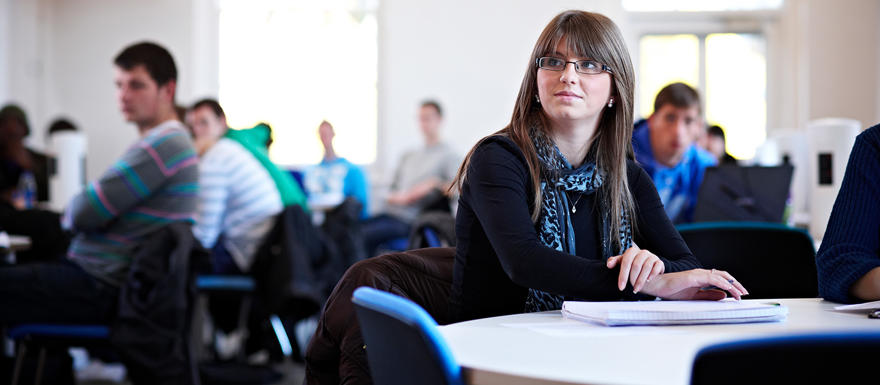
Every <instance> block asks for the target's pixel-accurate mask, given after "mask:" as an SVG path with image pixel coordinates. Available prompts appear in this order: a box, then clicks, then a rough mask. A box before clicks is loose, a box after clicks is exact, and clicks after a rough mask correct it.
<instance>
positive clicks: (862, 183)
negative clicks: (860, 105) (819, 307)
mask: <svg viewBox="0 0 880 385" xmlns="http://www.w3.org/2000/svg"><path fill="white" fill-rule="evenodd" d="M878 195H880V125H876V126H874V127H871V128H869V129H867V130H865V131H864V132H862V133H861V134H859V136H858V137H857V138H856V143H855V145H854V146H853V149H852V153H851V154H850V156H849V163H847V165H846V174H845V175H844V176H843V183H842V184H841V186H840V192H839V193H838V194H837V200H835V201H834V208H833V209H832V210H831V218H830V219H829V220H828V227H827V228H825V236H824V237H823V238H822V245H821V246H820V247H819V253H818V254H817V255H816V267H817V268H818V272H819V296H820V297H822V298H825V299H827V300H830V301H835V302H841V303H850V302H863V301H877V300H880V200H878V198H877V196H878Z"/></svg>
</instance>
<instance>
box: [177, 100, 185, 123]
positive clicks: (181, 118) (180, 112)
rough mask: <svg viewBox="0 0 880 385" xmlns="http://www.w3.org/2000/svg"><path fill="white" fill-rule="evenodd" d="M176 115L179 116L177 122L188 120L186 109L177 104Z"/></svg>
mask: <svg viewBox="0 0 880 385" xmlns="http://www.w3.org/2000/svg"><path fill="white" fill-rule="evenodd" d="M174 115H177V120H179V121H181V122H183V121H185V120H186V107H184V106H182V105H180V104H175V105H174Z"/></svg>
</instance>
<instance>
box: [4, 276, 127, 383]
mask: <svg viewBox="0 0 880 385" xmlns="http://www.w3.org/2000/svg"><path fill="white" fill-rule="evenodd" d="M118 296H119V290H118V289H117V288H115V287H112V286H110V285H107V284H105V283H103V282H100V281H98V280H97V279H96V278H94V277H92V276H91V275H89V274H88V273H86V272H85V271H84V270H83V269H82V268H80V267H79V266H78V265H76V264H75V263H73V262H70V261H68V260H66V259H65V260H61V261H58V262H51V263H32V264H22V265H13V266H2V267H0V331H2V330H3V329H4V328H5V327H8V326H14V325H16V324H21V323H63V324H109V323H110V322H111V320H112V319H113V318H114V316H115V315H116V308H117V305H116V301H117V297H118ZM46 348H47V350H46V356H45V357H46V358H45V360H46V361H45V365H46V366H45V370H44V371H43V374H44V376H43V382H44V383H52V384H73V383H74V380H73V371H72V366H71V365H72V361H71V359H70V356H69V355H68V354H67V349H66V348H64V347H63V346H47V347H46ZM35 362H36V355H34V354H30V353H29V354H28V355H27V356H26V358H25V361H24V370H22V375H23V376H24V377H22V379H21V381H20V382H19V383H31V382H32V381H33V380H32V379H30V376H33V375H35V373H36V365H35ZM11 378H12V359H11V358H4V359H2V364H0V382H7V381H11Z"/></svg>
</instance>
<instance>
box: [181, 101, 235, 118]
mask: <svg viewBox="0 0 880 385" xmlns="http://www.w3.org/2000/svg"><path fill="white" fill-rule="evenodd" d="M202 107H208V108H210V109H211V112H213V113H214V116H216V117H218V118H222V117H225V116H226V113H225V112H223V107H220V103H219V102H217V100H215V99H211V98H205V99H202V100H199V101H197V102H195V104H193V106H192V107H191V108H190V109H189V110H190V111H195V110H198V109H199V108H202Z"/></svg>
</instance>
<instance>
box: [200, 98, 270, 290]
mask: <svg viewBox="0 0 880 385" xmlns="http://www.w3.org/2000/svg"><path fill="white" fill-rule="evenodd" d="M188 120H189V122H190V124H191V126H192V131H193V136H194V139H195V140H194V142H195V145H196V148H197V150H198V152H199V155H200V157H201V160H200V161H199V210H198V215H197V216H196V224H195V226H194V227H193V234H194V235H195V237H196V239H198V240H199V241H200V242H201V243H202V246H204V247H205V248H207V249H210V250H212V254H213V257H214V270H215V272H217V273H223V274H231V273H243V272H247V271H249V270H250V267H251V265H252V264H253V260H254V257H255V256H256V253H257V249H258V248H259V247H260V245H261V244H262V243H263V240H264V238H265V237H266V234H268V233H269V231H270V230H271V229H272V227H273V226H274V224H275V216H276V215H277V214H278V213H280V212H281V210H282V209H283V208H284V206H283V204H282V202H281V195H280V194H279V193H278V189H277V188H275V183H274V182H273V181H272V177H271V176H270V175H269V172H268V171H266V169H265V168H263V166H262V165H261V164H260V162H259V161H258V160H257V159H256V158H255V157H254V156H253V155H252V154H251V153H250V151H248V150H247V149H245V148H244V146H242V145H241V144H240V143H239V142H236V141H234V140H232V139H228V138H225V137H223V135H224V134H226V131H227V130H229V128H228V127H227V124H226V114H225V113H224V112H223V108H221V107H220V104H219V103H217V101H216V100H213V99H204V100H201V101H198V102H196V103H195V104H194V105H193V106H192V108H191V109H190V111H189V114H188Z"/></svg>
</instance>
